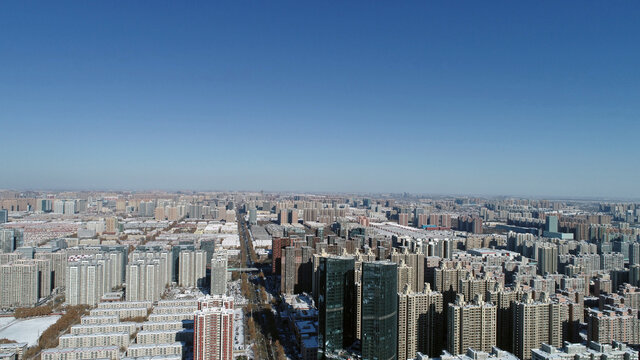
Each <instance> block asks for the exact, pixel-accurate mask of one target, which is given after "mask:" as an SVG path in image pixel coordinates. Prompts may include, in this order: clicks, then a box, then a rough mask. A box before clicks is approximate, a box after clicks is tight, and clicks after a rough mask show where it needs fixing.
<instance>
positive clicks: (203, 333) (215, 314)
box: [193, 307, 234, 360]
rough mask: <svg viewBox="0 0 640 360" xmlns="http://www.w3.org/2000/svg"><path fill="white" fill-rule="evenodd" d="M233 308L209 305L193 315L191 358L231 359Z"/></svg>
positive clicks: (200, 359) (205, 359)
mask: <svg viewBox="0 0 640 360" xmlns="http://www.w3.org/2000/svg"><path fill="white" fill-rule="evenodd" d="M233 313H234V312H233V309H226V308H223V307H210V308H205V309H203V310H198V311H196V313H195V316H194V326H193V333H194V336H193V359H194V360H232V359H233Z"/></svg>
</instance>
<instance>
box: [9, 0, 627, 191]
mask: <svg viewBox="0 0 640 360" xmlns="http://www.w3.org/2000/svg"><path fill="white" fill-rule="evenodd" d="M638 10H640V5H638V4H635V3H616V4H602V3H598V2H577V1H575V2H565V3H562V4H558V3H556V2H550V1H549V2H536V3H535V5H533V4H532V3H508V2H503V3H492V4H486V3H483V4H478V3H472V2H463V3H460V4H443V3H417V2H410V3H405V4H393V5H390V4H371V3H365V2H354V3H350V4H343V3H339V4H338V3H327V4H313V5H304V4H299V3H281V4H263V3H245V4H238V3H233V4H220V3H217V4H189V5H187V4H174V3H158V4H155V6H153V7H148V6H145V5H143V4H130V3H122V4H110V3H93V4H85V3H77V2H68V3H65V4H64V6H61V4H60V3H56V4H49V3H29V4H25V3H20V2H14V3H11V2H4V3H2V4H0V22H2V23H3V36H2V38H1V39H0V49H2V53H3V56H2V59H0V65H2V66H0V78H2V79H3V81H1V82H0V109H2V110H1V111H0V123H1V124H2V133H3V134H5V135H10V136H5V137H4V141H5V149H7V151H6V152H5V156H4V157H3V158H2V160H0V163H1V164H2V165H3V166H4V167H5V168H7V169H11V171H8V172H6V173H5V176H3V179H2V180H0V188H9V189H20V190H27V189H54V190H60V189H68V190H70V189H96V190H97V189H113V190H149V189H162V190H180V189H194V190H208V189H211V190H213V189H221V190H222V189H228V190H255V191H260V190H265V191H299V192H303V191H304V192H308V191H313V192H344V193H349V192H350V193H356V192H357V193H362V192H376V193H389V192H393V193H402V192H409V193H434V194H480V195H510V194H513V195H521V196H541V197H589V198H593V197H597V198H624V199H633V198H639V197H640V190H638V187H637V185H636V179H638V178H639V177H640V170H638V169H637V168H635V167H634V166H633V163H632V159H634V158H637V157H638V155H640V150H638V147H637V146H636V145H635V134H637V133H638V131H640V125H638V122H636V121H634V119H635V117H636V116H637V115H638V114H639V113H640V105H638V103H637V101H636V99H635V96H634V94H637V93H638V92H639V90H640V88H639V86H640V85H639V84H640V82H639V81H637V80H638V79H639V77H640V71H639V70H638V68H637V66H636V64H637V63H638V61H639V60H640V52H638V51H637V46H635V41H634V40H635V39H637V38H638V35H640V29H638V27H637V26H636V19H635V16H634V14H637V13H638Z"/></svg>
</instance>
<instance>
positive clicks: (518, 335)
mask: <svg viewBox="0 0 640 360" xmlns="http://www.w3.org/2000/svg"><path fill="white" fill-rule="evenodd" d="M561 306H562V305H561V304H558V303H552V302H551V301H549V299H548V297H547V296H546V295H545V296H544V297H543V298H542V300H541V301H533V299H532V298H531V294H529V293H527V294H525V295H524V300H523V301H522V302H516V304H515V308H514V317H513V321H514V325H513V350H514V351H513V353H514V355H515V356H517V357H519V358H520V359H523V360H528V359H531V349H535V348H538V347H540V345H541V344H542V343H545V344H549V345H552V346H556V347H557V346H560V345H562V316H561V315H562V314H561Z"/></svg>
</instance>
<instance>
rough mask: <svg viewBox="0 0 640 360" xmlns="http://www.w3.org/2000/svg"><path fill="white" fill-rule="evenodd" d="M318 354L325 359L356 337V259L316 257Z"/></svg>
mask: <svg viewBox="0 0 640 360" xmlns="http://www.w3.org/2000/svg"><path fill="white" fill-rule="evenodd" d="M318 262H319V263H318V269H317V273H318V276H317V278H318V281H317V282H318V285H317V292H318V296H317V298H318V313H319V318H318V325H319V328H318V358H320V359H324V358H325V357H326V356H327V355H329V354H332V353H334V352H336V351H339V350H340V349H345V348H347V347H349V346H351V344H352V343H353V342H354V341H355V335H356V331H355V323H356V321H355V320H356V319H355V311H354V310H355V288H354V269H355V259H354V258H352V257H346V256H322V257H319V258H318Z"/></svg>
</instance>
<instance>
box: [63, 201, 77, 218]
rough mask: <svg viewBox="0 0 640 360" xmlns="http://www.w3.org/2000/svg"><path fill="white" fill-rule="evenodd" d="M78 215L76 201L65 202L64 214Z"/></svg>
mask: <svg viewBox="0 0 640 360" xmlns="http://www.w3.org/2000/svg"><path fill="white" fill-rule="evenodd" d="M75 213H76V202H75V201H74V200H67V201H65V202H64V214H65V215H73V214H75Z"/></svg>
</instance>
